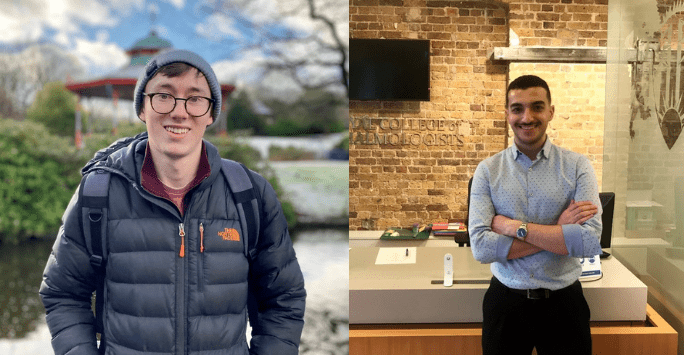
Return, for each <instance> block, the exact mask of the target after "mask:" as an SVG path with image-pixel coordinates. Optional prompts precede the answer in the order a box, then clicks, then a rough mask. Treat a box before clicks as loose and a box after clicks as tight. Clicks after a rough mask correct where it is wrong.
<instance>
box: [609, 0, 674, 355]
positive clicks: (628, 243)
mask: <svg viewBox="0 0 684 355" xmlns="http://www.w3.org/2000/svg"><path fill="white" fill-rule="evenodd" d="M608 4H609V17H608V21H609V25H608V51H607V53H608V58H607V66H606V114H605V137H604V157H603V188H602V190H603V191H613V192H615V194H616V204H615V219H614V222H613V239H612V252H613V255H614V256H615V257H616V258H618V259H619V260H620V261H621V262H622V263H623V264H625V265H626V266H627V267H628V268H630V269H631V270H632V271H633V272H634V273H635V274H636V275H637V276H639V278H641V280H642V281H643V282H644V283H646V284H647V285H648V288H649V298H648V303H649V304H651V305H652V306H653V307H654V309H656V311H657V312H658V313H660V314H661V315H663V316H664V317H665V319H666V320H667V321H668V322H669V323H670V324H672V326H673V327H675V328H676V329H677V330H678V332H679V334H680V343H682V341H681V340H682V334H683V333H684V326H683V322H684V134H682V126H683V124H684V123H683V121H684V68H683V67H682V60H683V59H684V31H683V29H684V3H683V2H681V1H656V0H637V1H635V0H611V1H610V2H609V3H608ZM679 351H680V354H682V351H684V349H682V347H681V346H680V349H679Z"/></svg>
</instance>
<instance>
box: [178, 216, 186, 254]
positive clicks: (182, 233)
mask: <svg viewBox="0 0 684 355" xmlns="http://www.w3.org/2000/svg"><path fill="white" fill-rule="evenodd" d="M178 235H180V237H181V246H180V253H179V254H178V255H179V256H180V257H181V258H184V257H185V226H184V225H183V223H181V224H179V225H178Z"/></svg>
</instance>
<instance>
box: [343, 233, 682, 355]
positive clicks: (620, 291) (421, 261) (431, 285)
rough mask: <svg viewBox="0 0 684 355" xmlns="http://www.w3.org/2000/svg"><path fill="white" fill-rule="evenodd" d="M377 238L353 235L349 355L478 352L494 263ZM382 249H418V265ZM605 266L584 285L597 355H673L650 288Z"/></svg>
mask: <svg viewBox="0 0 684 355" xmlns="http://www.w3.org/2000/svg"><path fill="white" fill-rule="evenodd" d="M380 234H381V232H380V231H373V232H354V231H352V232H350V241H349V246H350V250H349V323H350V328H349V331H350V333H349V336H350V354H373V355H377V354H427V353H429V354H440V353H443V354H479V353H481V349H480V342H481V322H482V299H483V298H484V293H485V291H486V290H487V288H488V287H489V280H490V279H491V277H492V274H491V271H490V266H489V265H483V264H480V263H479V262H477V261H476V260H475V259H474V258H473V256H472V252H471V250H470V248H467V247H458V246H456V245H455V243H454V241H453V239H451V240H448V239H444V238H434V237H430V238H429V239H427V240H424V241H412V240H407V241H382V240H379V236H380ZM384 247H407V248H411V249H410V250H411V251H412V252H413V251H414V250H415V252H416V255H415V263H412V264H391V265H376V258H377V256H378V252H379V251H380V249H381V248H384ZM413 248H415V249H413ZM446 253H450V254H452V256H453V260H454V284H453V286H451V287H444V286H443V284H442V281H443V280H444V271H443V270H444V268H443V257H444V255H445V254H446ZM602 269H603V273H604V276H603V277H602V278H601V279H599V280H596V281H590V282H583V283H582V287H583V289H584V294H585V298H586V299H587V303H588V304H589V307H590V309H591V320H592V337H593V339H594V350H595V353H610V354H642V353H643V354H651V353H653V354H656V353H657V354H674V353H676V349H677V348H676V341H677V333H676V332H675V331H674V330H673V329H672V328H671V327H670V326H669V325H668V324H667V323H666V322H665V321H663V320H662V318H661V317H660V316H659V315H658V314H657V313H655V311H653V310H652V309H650V307H648V305H647V303H646V297H647V287H646V285H645V284H644V283H643V282H641V281H640V280H639V279H638V278H637V277H635V276H634V275H633V274H632V273H631V272H630V271H629V270H627V268H626V267H625V266H624V265H622V264H621V263H620V262H619V261H618V260H617V259H615V258H614V257H609V258H608V259H603V260H602ZM635 342H636V343H635ZM611 344H612V345H611ZM616 344H617V345H620V344H624V345H625V347H624V348H623V347H621V346H619V347H616ZM659 346H661V347H659ZM654 347H656V348H654ZM427 349H430V350H429V351H427ZM439 349H444V351H443V352H440V351H439ZM600 349H605V350H606V352H599V351H598V350H600ZM638 349H642V351H641V352H639V351H638ZM654 349H658V351H656V352H652V351H654ZM646 350H648V351H646Z"/></svg>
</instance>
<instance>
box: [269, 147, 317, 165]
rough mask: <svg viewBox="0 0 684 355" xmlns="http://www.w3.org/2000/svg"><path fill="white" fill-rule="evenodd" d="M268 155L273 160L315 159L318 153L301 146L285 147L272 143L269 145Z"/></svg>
mask: <svg viewBox="0 0 684 355" xmlns="http://www.w3.org/2000/svg"><path fill="white" fill-rule="evenodd" d="M268 157H269V159H270V160H272V161H296V160H313V159H315V158H316V154H315V153H313V152H311V151H308V150H304V149H300V148H295V147H287V148H283V147H279V146H275V145H272V146H270V147H268Z"/></svg>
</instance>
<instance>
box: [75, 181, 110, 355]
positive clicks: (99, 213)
mask: <svg viewBox="0 0 684 355" xmlns="http://www.w3.org/2000/svg"><path fill="white" fill-rule="evenodd" d="M109 177H110V173H109V172H107V171H104V170H99V169H98V170H96V171H94V172H91V173H89V174H87V175H85V176H84V177H83V180H81V188H80V189H79V191H80V195H81V196H80V201H81V216H80V217H81V227H82V230H83V234H84V236H85V241H86V247H90V249H89V251H90V254H91V255H90V264H91V265H92V266H93V268H94V269H95V271H96V273H97V278H96V287H95V331H96V332H97V333H100V336H101V342H100V344H103V345H102V346H101V349H100V351H101V352H102V351H104V344H105V342H104V324H103V317H102V315H103V311H102V309H103V307H104V279H105V278H104V272H105V266H106V265H107V258H106V256H105V255H106V254H105V253H104V252H103V244H104V243H103V240H104V237H105V235H104V234H105V232H106V228H104V227H106V226H104V224H103V220H104V221H107V205H108V202H109ZM88 244H90V245H88Z"/></svg>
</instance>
